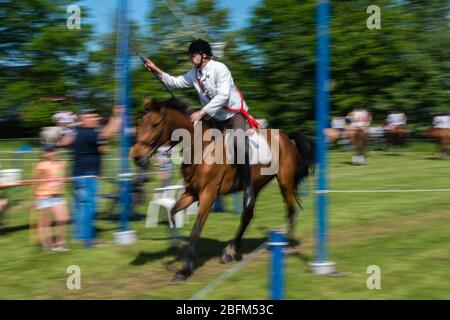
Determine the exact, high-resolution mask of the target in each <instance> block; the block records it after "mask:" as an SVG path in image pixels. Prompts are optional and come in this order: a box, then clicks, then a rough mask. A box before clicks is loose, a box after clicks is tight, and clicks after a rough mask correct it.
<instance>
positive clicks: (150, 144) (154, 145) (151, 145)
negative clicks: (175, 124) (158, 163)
mask: <svg viewBox="0 0 450 320" xmlns="http://www.w3.org/2000/svg"><path fill="white" fill-rule="evenodd" d="M162 114H163V119H162V120H161V121H160V122H159V123H158V124H156V126H158V127H160V129H159V132H158V134H157V135H156V137H155V138H153V139H152V140H151V141H145V140H136V144H139V145H143V146H145V147H147V148H148V149H149V152H148V153H147V154H146V156H145V157H146V159H148V158H150V157H151V156H152V154H153V153H154V152H155V151H156V150H157V149H158V148H159V147H161V146H162V145H163V144H164V143H163V142H161V136H162V134H163V131H164V128H165V127H166V124H167V112H162ZM147 115H148V113H147Z"/></svg>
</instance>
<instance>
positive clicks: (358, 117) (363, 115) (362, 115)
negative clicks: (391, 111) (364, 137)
mask: <svg viewBox="0 0 450 320" xmlns="http://www.w3.org/2000/svg"><path fill="white" fill-rule="evenodd" d="M347 117H348V118H350V119H351V124H350V126H351V129H353V130H356V129H363V130H364V131H367V130H368V129H369V126H370V122H371V121H372V114H371V113H370V112H368V111H367V110H366V109H363V108H358V109H354V110H353V111H352V112H351V113H350V114H349V115H348V116H347Z"/></svg>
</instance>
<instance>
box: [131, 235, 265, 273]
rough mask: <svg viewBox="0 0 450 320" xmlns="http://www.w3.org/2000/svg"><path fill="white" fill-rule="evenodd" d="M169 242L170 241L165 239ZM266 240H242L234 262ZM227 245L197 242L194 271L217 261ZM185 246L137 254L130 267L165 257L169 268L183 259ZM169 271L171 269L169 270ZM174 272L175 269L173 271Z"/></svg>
mask: <svg viewBox="0 0 450 320" xmlns="http://www.w3.org/2000/svg"><path fill="white" fill-rule="evenodd" d="M167 240H170V239H167ZM266 240H267V238H264V237H263V238H248V239H243V240H242V243H241V248H240V250H239V251H238V253H237V256H236V260H238V261H239V260H241V259H242V254H247V253H250V252H252V251H253V250H255V249H256V248H257V247H259V246H260V245H261V244H262V243H263V242H265V241H266ZM227 244H228V241H220V240H216V239H210V238H201V239H200V240H199V241H198V244H197V247H196V257H195V269H198V268H199V267H201V266H203V265H204V264H205V263H206V262H208V261H209V260H211V259H217V260H218V259H219V258H220V255H221V254H222V250H223V249H224V248H225V246H226V245H227ZM185 248H186V246H183V247H181V248H174V247H170V248H167V249H165V250H162V251H157V252H142V251H141V252H139V254H138V256H136V257H135V258H134V259H133V260H132V261H131V262H130V265H135V266H138V265H144V264H146V263H148V262H152V261H155V260H161V259H164V258H167V257H172V258H173V259H172V260H170V261H168V262H166V263H165V265H166V266H167V267H169V268H170V267H171V266H172V264H174V263H176V262H180V261H181V260H182V259H183V258H184V253H185ZM170 269H171V268H170ZM173 271H175V269H173Z"/></svg>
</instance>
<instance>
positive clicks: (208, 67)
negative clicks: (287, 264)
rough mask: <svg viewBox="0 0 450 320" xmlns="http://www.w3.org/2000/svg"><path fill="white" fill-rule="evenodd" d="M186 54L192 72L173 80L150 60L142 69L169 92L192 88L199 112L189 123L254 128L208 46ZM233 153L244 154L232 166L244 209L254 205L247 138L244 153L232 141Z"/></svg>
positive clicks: (196, 43) (202, 44) (200, 45)
mask: <svg viewBox="0 0 450 320" xmlns="http://www.w3.org/2000/svg"><path fill="white" fill-rule="evenodd" d="M188 54H189V55H190V58H191V62H192V69H191V70H189V71H188V72H187V73H185V74H184V75H181V76H178V77H173V76H171V75H169V74H167V73H165V72H164V71H162V70H161V69H159V68H158V67H157V66H156V65H155V64H154V63H153V62H152V61H151V60H150V59H146V61H145V67H146V68H147V69H149V70H152V71H154V72H155V73H156V74H157V75H158V77H159V78H160V79H161V80H162V81H163V82H164V84H165V85H166V86H167V87H169V88H192V87H193V88H195V90H196V91H197V94H198V97H199V99H200V102H201V104H202V106H203V108H202V109H201V110H199V111H195V112H193V113H192V114H191V117H190V118H191V121H192V122H196V121H199V120H200V119H201V118H203V117H204V116H205V115H208V116H210V117H212V118H213V119H214V120H215V121H216V123H217V124H218V126H219V127H222V128H225V129H243V130H244V131H245V130H246V129H248V127H250V128H255V127H258V122H256V121H255V120H254V119H253V117H252V116H250V115H249V114H248V112H247V110H248V106H247V104H246V103H245V100H244V97H243V96H242V93H241V92H240V91H239V89H238V88H237V87H236V86H235V84H234V81H233V77H232V76H231V73H230V71H229V70H228V68H227V66H226V65H225V64H223V63H221V62H219V61H215V60H213V59H212V57H213V55H212V51H211V46H210V45H209V43H208V42H206V41H204V40H201V39H197V40H194V41H192V43H191V44H190V45H189V49H188ZM234 142H235V148H237V149H238V150H236V151H237V152H239V151H241V152H242V151H244V152H245V162H244V163H243V164H236V167H237V172H238V176H239V179H240V181H241V182H242V184H243V186H244V206H245V208H248V207H250V206H251V205H252V204H253V203H254V200H255V199H254V189H253V184H252V178H251V168H250V164H249V145H248V137H246V138H245V146H244V150H239V147H240V146H241V144H239V143H237V139H236V138H235V141H234Z"/></svg>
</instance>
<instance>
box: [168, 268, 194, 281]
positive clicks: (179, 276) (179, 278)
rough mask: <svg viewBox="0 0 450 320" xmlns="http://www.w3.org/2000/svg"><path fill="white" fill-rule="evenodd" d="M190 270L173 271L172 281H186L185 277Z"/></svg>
mask: <svg viewBox="0 0 450 320" xmlns="http://www.w3.org/2000/svg"><path fill="white" fill-rule="evenodd" d="M191 273H192V272H188V271H184V270H183V271H178V272H177V273H175V275H174V276H173V279H172V282H181V281H186V279H187V278H188V277H189V275H190V274H191Z"/></svg>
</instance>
